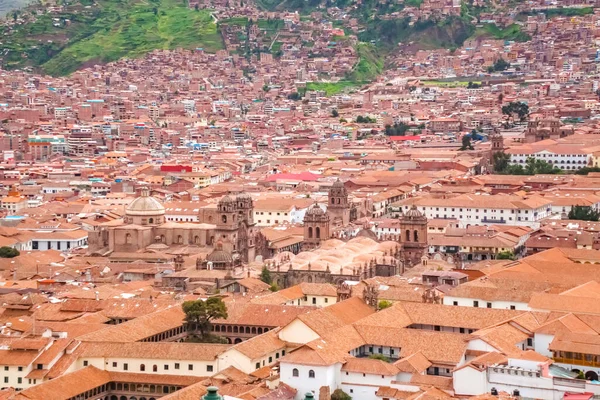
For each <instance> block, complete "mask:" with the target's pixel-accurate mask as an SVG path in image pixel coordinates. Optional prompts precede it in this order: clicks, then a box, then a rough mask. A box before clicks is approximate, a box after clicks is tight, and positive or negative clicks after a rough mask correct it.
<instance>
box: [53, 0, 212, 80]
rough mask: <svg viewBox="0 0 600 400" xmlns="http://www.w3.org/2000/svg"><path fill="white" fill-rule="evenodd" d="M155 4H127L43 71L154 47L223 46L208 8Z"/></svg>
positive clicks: (133, 54) (63, 70) (55, 71)
mask: <svg viewBox="0 0 600 400" xmlns="http://www.w3.org/2000/svg"><path fill="white" fill-rule="evenodd" d="M154 7H155V8H156V9H157V12H156V15H155V12H154ZM154 7H153V5H152V3H146V4H141V3H138V4H136V5H133V6H132V7H128V8H127V9H126V10H124V11H125V12H124V14H123V15H122V16H121V19H120V20H119V21H118V22H116V23H115V24H113V25H112V26H111V25H109V24H107V27H106V28H105V29H102V30H100V31H98V32H96V33H95V34H93V35H91V36H90V37H88V38H85V39H83V40H80V41H78V42H76V43H74V44H72V45H70V46H68V47H67V48H65V49H64V50H63V51H61V52H60V53H59V54H58V55H57V56H56V57H54V58H52V59H51V60H50V61H48V62H47V63H45V64H44V65H43V66H42V68H43V70H44V72H46V73H48V74H51V75H65V74H68V73H71V72H73V71H74V70H76V69H77V68H78V67H79V66H81V64H83V63H84V62H87V61H90V60H93V61H102V62H110V61H115V60H118V59H119V58H121V57H138V56H141V55H143V54H145V53H147V52H149V51H152V50H154V49H175V48H180V47H183V48H194V47H203V48H205V49H206V50H207V51H215V50H218V49H220V48H222V42H221V37H220V36H219V34H218V33H217V29H216V25H215V24H214V23H213V21H212V18H211V16H210V13H209V12H208V11H205V10H201V11H194V10H189V9H188V8H187V7H186V6H185V5H184V4H183V3H178V2H175V1H173V0H166V1H165V0H163V1H161V2H160V3H159V4H157V5H156V6H154Z"/></svg>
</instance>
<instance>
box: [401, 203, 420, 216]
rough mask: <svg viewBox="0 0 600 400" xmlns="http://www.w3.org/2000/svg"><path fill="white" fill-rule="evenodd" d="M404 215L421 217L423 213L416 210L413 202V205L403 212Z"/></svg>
mask: <svg viewBox="0 0 600 400" xmlns="http://www.w3.org/2000/svg"><path fill="white" fill-rule="evenodd" d="M404 217H405V218H415V219H416V218H423V213H422V212H421V211H419V210H417V206H415V205H414V204H413V206H412V207H411V208H410V210H408V211H407V212H406V213H404Z"/></svg>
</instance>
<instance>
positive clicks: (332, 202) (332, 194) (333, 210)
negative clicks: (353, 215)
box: [327, 179, 350, 226]
mask: <svg viewBox="0 0 600 400" xmlns="http://www.w3.org/2000/svg"><path fill="white" fill-rule="evenodd" d="M327 211H328V213H329V214H330V215H331V217H332V219H333V220H334V221H336V220H337V223H338V224H339V225H342V226H346V225H348V224H349V223H350V204H349V203H348V191H347V190H346V187H345V186H344V184H343V183H342V181H340V180H339V179H338V180H337V181H335V183H334V184H333V185H332V186H331V189H329V195H328V206H327Z"/></svg>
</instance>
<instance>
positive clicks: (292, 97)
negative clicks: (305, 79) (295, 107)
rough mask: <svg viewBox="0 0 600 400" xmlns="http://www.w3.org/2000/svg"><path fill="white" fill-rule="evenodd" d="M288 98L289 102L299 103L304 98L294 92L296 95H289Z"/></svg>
mask: <svg viewBox="0 0 600 400" xmlns="http://www.w3.org/2000/svg"><path fill="white" fill-rule="evenodd" d="M287 98H288V100H293V101H298V100H300V99H301V98H302V96H301V95H300V93H298V92H294V93H290V94H288V96H287Z"/></svg>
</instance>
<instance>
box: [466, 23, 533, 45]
mask: <svg viewBox="0 0 600 400" xmlns="http://www.w3.org/2000/svg"><path fill="white" fill-rule="evenodd" d="M474 36H475V37H482V36H483V37H492V38H494V39H499V40H510V41H515V42H527V41H529V40H531V37H530V36H529V35H528V34H526V33H525V32H523V31H522V30H521V26H519V25H517V24H512V25H510V26H507V27H506V28H504V29H502V28H499V27H498V26H496V24H484V25H483V27H481V28H477V30H476V31H475V34H474Z"/></svg>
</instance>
